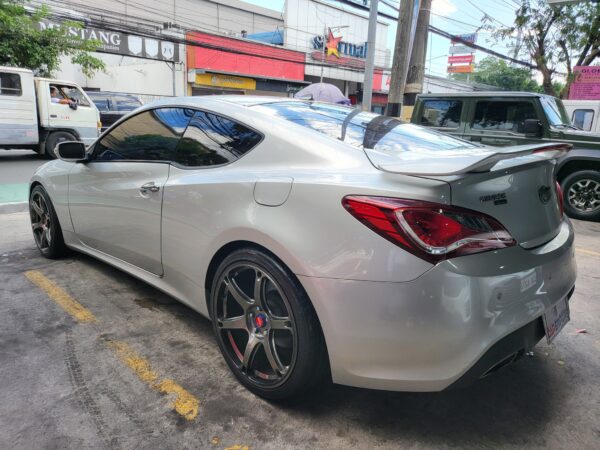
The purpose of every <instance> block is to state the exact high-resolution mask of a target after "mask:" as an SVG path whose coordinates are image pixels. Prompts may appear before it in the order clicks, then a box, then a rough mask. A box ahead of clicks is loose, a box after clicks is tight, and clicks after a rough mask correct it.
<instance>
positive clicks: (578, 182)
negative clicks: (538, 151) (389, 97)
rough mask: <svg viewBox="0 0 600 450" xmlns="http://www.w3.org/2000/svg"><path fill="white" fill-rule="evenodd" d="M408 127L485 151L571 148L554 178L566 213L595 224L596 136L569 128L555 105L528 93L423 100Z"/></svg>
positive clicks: (599, 204) (599, 160)
mask: <svg viewBox="0 0 600 450" xmlns="http://www.w3.org/2000/svg"><path fill="white" fill-rule="evenodd" d="M411 121H412V123H415V124H418V125H423V126H426V127H432V128H435V129H436V130H439V131H442V132H444V133H448V134H452V135H454V136H457V137H460V138H463V139H466V140H469V141H472V142H479V143H481V144H484V145H494V146H508V145H522V144H535V143H538V142H539V143H545V142H564V143H568V144H572V145H573V149H572V150H571V151H570V152H569V153H567V154H566V155H565V156H564V157H562V158H561V159H560V160H559V162H558V166H557V174H556V178H557V180H558V181H559V183H560V184H561V186H562V189H563V192H564V204H565V211H566V212H567V214H568V215H569V216H571V217H574V218H577V219H584V220H600V134H596V133H589V132H586V131H582V130H580V129H578V128H576V127H574V126H573V125H572V124H571V121H570V120H569V117H568V116H567V113H566V111H565V108H564V106H563V104H562V102H561V101H560V100H558V99H556V98H554V97H551V96H549V95H543V94H533V93H528V92H468V93H460V94H422V95H420V96H419V97H418V98H417V103H416V105H415V107H414V110H413V114H412V120H411Z"/></svg>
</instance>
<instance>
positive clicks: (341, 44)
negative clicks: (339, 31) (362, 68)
mask: <svg viewBox="0 0 600 450" xmlns="http://www.w3.org/2000/svg"><path fill="white" fill-rule="evenodd" d="M342 38H343V36H339V37H335V36H334V35H333V33H332V32H331V29H329V34H328V35H327V41H325V50H326V52H327V56H329V55H335V56H337V57H338V58H341V57H342V56H350V57H352V58H363V59H364V58H366V57H367V43H366V42H365V43H364V44H351V43H349V42H345V41H342ZM323 41H324V38H323V36H315V37H313V40H312V44H313V48H314V49H315V50H323Z"/></svg>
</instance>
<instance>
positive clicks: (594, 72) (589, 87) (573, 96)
mask: <svg viewBox="0 0 600 450" xmlns="http://www.w3.org/2000/svg"><path fill="white" fill-rule="evenodd" d="M569 100H600V66H575V67H573V83H572V84H571V87H570V88H569Z"/></svg>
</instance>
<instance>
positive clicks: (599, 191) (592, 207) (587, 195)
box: [567, 179, 600, 213]
mask: <svg viewBox="0 0 600 450" xmlns="http://www.w3.org/2000/svg"><path fill="white" fill-rule="evenodd" d="M567 199H568V201H569V204H570V205H571V206H572V207H573V208H575V209H577V210H578V211H582V212H586V213H590V212H595V211H597V210H598V209H600V183H599V182H597V181H595V180H590V179H583V180H579V181H577V182H575V183H573V185H571V187H570V188H569V192H568V193H567Z"/></svg>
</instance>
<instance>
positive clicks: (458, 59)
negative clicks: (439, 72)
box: [448, 54, 475, 64]
mask: <svg viewBox="0 0 600 450" xmlns="http://www.w3.org/2000/svg"><path fill="white" fill-rule="evenodd" d="M474 61H475V55H473V54H471V55H457V56H449V57H448V64H461V63H462V64H465V63H467V64H471V63H473V62H474Z"/></svg>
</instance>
